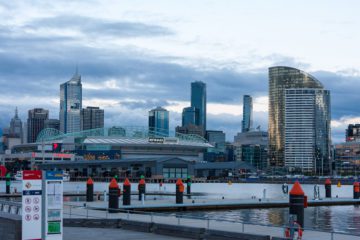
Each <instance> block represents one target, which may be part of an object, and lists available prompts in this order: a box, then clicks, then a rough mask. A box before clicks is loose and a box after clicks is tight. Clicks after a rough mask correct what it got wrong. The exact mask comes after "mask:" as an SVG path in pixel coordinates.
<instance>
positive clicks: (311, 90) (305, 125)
mask: <svg viewBox="0 0 360 240" xmlns="http://www.w3.org/2000/svg"><path fill="white" fill-rule="evenodd" d="M330 144H331V137H330V92H329V91H328V90H324V87H323V85H322V84H321V83H320V82H319V81H318V80H317V79H316V78H314V77H313V76H311V75H310V74H308V73H305V72H303V71H301V70H298V69H295V68H290V67H271V68H269V158H270V159H269V160H270V165H271V166H280V167H282V166H285V167H287V168H290V167H291V168H301V169H302V170H303V171H304V172H311V173H316V174H328V173H329V171H330Z"/></svg>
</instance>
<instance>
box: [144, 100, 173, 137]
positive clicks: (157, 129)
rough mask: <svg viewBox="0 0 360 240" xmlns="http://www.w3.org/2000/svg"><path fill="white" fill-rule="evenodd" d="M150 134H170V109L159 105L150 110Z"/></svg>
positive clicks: (165, 135)
mask: <svg viewBox="0 0 360 240" xmlns="http://www.w3.org/2000/svg"><path fill="white" fill-rule="evenodd" d="M149 135H152V136H162V137H167V136H169V111H167V110H166V109H165V108H162V107H157V108H155V109H153V110H151V111H149Z"/></svg>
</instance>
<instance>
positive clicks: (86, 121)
mask: <svg viewBox="0 0 360 240" xmlns="http://www.w3.org/2000/svg"><path fill="white" fill-rule="evenodd" d="M103 127H104V109H100V108H99V107H86V108H84V109H82V110H81V130H89V129H96V128H103Z"/></svg>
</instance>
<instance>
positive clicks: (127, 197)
mask: <svg viewBox="0 0 360 240" xmlns="http://www.w3.org/2000/svg"><path fill="white" fill-rule="evenodd" d="M123 189H124V190H123V205H130V204H131V184H130V182H129V179H128V178H125V181H124V184H123Z"/></svg>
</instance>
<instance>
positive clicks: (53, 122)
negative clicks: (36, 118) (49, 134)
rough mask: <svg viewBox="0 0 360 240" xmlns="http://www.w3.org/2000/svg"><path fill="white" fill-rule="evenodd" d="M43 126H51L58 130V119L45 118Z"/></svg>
mask: <svg viewBox="0 0 360 240" xmlns="http://www.w3.org/2000/svg"><path fill="white" fill-rule="evenodd" d="M44 128H53V129H56V130H60V120H58V119H47V120H45V126H44Z"/></svg>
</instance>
